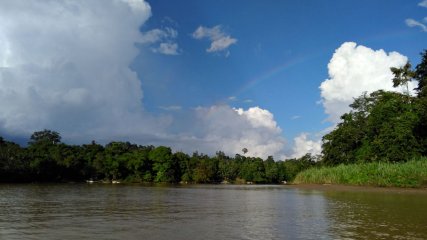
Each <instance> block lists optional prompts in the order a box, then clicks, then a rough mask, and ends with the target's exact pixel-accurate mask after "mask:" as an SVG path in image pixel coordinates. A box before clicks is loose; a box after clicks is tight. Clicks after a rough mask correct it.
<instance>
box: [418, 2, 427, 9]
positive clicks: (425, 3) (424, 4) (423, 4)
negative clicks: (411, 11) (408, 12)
mask: <svg viewBox="0 0 427 240" xmlns="http://www.w3.org/2000/svg"><path fill="white" fill-rule="evenodd" d="M418 6H420V7H425V8H427V0H423V1H421V2H420V3H418Z"/></svg>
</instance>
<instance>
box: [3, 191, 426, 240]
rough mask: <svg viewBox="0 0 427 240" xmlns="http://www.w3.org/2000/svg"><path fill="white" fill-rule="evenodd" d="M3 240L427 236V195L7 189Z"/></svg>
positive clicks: (381, 237) (410, 193) (365, 192)
mask: <svg viewBox="0 0 427 240" xmlns="http://www.w3.org/2000/svg"><path fill="white" fill-rule="evenodd" d="M426 191H427V190H426ZM0 239H79V240H81V239H162V240H163V239H168V240H169V239H203V240H210V239H215V240H217V239H427V194H425V193H423V192H422V191H421V193H420V192H405V191H403V192H399V191H373V190H372V189H371V190H369V191H364V190H363V189H362V190H360V189H359V190H352V189H350V190H348V189H347V190H343V189H341V190H340V189H338V190H327V189H324V188H323V189H322V188H320V189H309V188H298V187H289V186H279V185H277V186H276V185H272V186H265V185H251V186H245V185H243V186H241V185H189V186H144V185H121V184H117V185H108V184H54V185H50V184H28V185H27V184H23V185H19V184H13V185H0Z"/></svg>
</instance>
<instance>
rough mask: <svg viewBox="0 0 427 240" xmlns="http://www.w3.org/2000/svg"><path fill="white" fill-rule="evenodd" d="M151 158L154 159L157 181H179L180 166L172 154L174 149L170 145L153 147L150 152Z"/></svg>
mask: <svg viewBox="0 0 427 240" xmlns="http://www.w3.org/2000/svg"><path fill="white" fill-rule="evenodd" d="M149 159H150V160H151V161H153V170H154V174H155V177H154V181H155V182H169V183H172V182H179V177H177V175H178V176H179V172H178V169H179V166H178V164H177V162H176V159H174V158H173V156H172V150H171V149H170V148H168V147H164V146H160V147H156V148H155V149H153V150H152V151H151V152H150V154H149Z"/></svg>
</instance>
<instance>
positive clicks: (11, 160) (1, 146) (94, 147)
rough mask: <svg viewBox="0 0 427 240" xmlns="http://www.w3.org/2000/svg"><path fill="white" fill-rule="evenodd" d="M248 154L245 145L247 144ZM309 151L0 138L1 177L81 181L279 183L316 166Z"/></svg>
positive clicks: (41, 135)
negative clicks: (22, 142) (276, 154)
mask: <svg viewBox="0 0 427 240" xmlns="http://www.w3.org/2000/svg"><path fill="white" fill-rule="evenodd" d="M243 153H246V149H243ZM314 163H315V159H314V157H312V156H311V155H306V156H304V157H302V158H300V159H291V160H288V161H274V159H273V158H272V157H269V158H268V159H266V160H263V159H261V158H253V157H246V156H244V155H240V154H236V155H235V156H234V158H230V157H228V156H226V155H225V154H224V153H223V152H217V154H216V155H215V156H213V157H210V156H207V155H205V154H199V153H197V152H195V153H193V154H192V155H191V156H189V155H188V154H185V153H183V152H175V153H173V152H172V150H171V149H170V148H169V147H165V146H158V147H154V146H140V145H136V144H131V143H129V142H111V143H109V144H107V145H105V146H102V145H99V144H97V143H95V142H92V143H91V144H84V145H81V146H79V145H74V146H71V145H67V144H64V143H62V142H61V137H60V135H59V133H57V132H55V131H50V130H43V131H39V132H35V133H34V134H33V135H32V136H31V138H30V142H29V143H28V147H26V148H22V147H20V146H19V145H18V144H15V143H13V142H8V141H5V140H3V139H2V138H0V181H1V182H32V181H37V182H70V181H76V182H81V181H85V180H88V179H93V180H103V181H112V180H119V179H120V180H124V181H127V182H167V183H178V182H185V183H220V182H230V183H246V182H253V183H280V182H283V181H289V180H291V179H293V178H294V177H295V175H296V174H297V173H298V172H300V171H301V170H303V169H307V168H308V167H310V166H312V165H314Z"/></svg>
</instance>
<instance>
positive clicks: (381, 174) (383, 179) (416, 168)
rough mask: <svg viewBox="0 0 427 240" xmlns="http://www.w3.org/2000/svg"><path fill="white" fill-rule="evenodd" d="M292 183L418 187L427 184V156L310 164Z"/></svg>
mask: <svg viewBox="0 0 427 240" xmlns="http://www.w3.org/2000/svg"><path fill="white" fill-rule="evenodd" d="M294 183H296V184H302V183H305V184H313V183H314V184H348V185H365V186H366V185H370V186H379V187H421V186H425V185H426V184H427V158H425V157H424V158H417V159H413V160H411V161H408V162H405V163H394V164H393V163H383V162H374V163H359V164H350V165H344V164H341V165H338V166H335V167H321V168H311V169H308V170H305V171H303V172H301V173H299V174H298V175H297V176H296V178H295V180H294Z"/></svg>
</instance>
